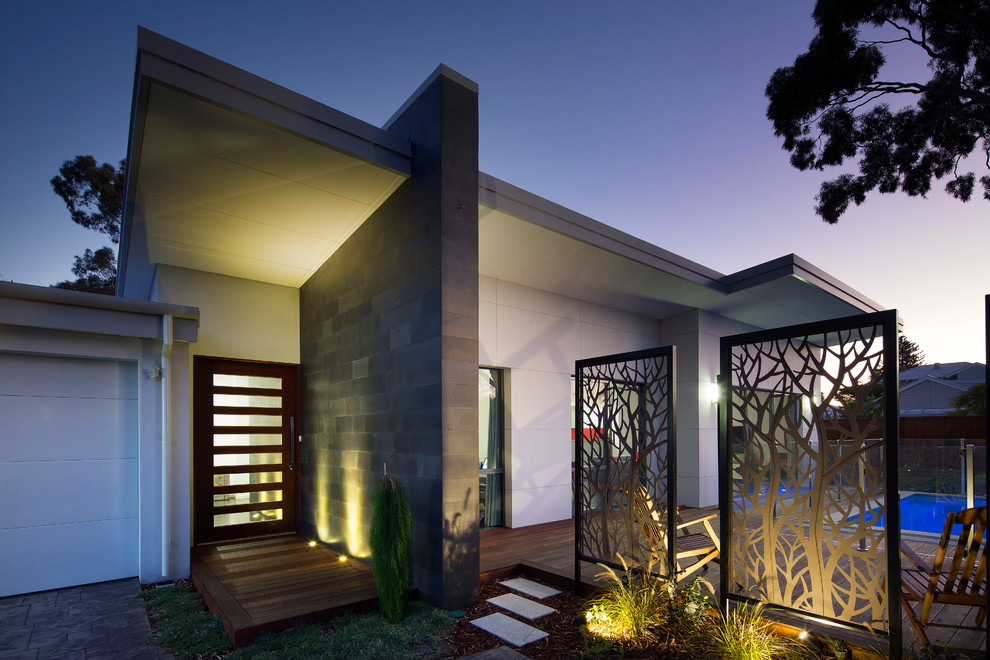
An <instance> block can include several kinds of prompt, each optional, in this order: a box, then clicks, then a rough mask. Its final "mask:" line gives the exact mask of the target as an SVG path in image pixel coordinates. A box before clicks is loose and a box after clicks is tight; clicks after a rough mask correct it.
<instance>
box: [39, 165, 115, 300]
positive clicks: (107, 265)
mask: <svg viewBox="0 0 990 660" xmlns="http://www.w3.org/2000/svg"><path fill="white" fill-rule="evenodd" d="M58 172H59V173H58V176H55V177H52V180H51V185H52V190H54V191H55V194H56V195H58V196H59V197H61V198H62V201H64V202H65V206H66V208H68V209H69V216H70V217H71V218H72V221H73V222H75V223H76V224H78V225H80V226H82V227H86V228H87V229H93V230H95V231H98V232H100V233H102V234H106V235H107V236H109V237H110V241H111V242H112V243H113V244H114V245H116V244H117V243H118V242H119V241H120V220H121V215H122V211H123V207H124V186H125V162H124V161H120V165H119V166H118V167H114V166H113V165H111V164H110V163H102V164H97V162H96V159H95V158H93V157H92V156H76V157H75V158H74V159H72V160H67V161H65V162H64V163H62V167H60V168H59V171H58ZM72 274H73V275H75V276H76V280H75V281H73V280H64V281H62V282H59V283H57V284H54V285H53V286H55V287H57V288H60V289H74V290H76V291H90V292H93V293H106V294H109V295H113V294H114V292H115V290H116V285H117V264H116V252H115V250H114V249H113V248H111V247H109V246H106V247H102V248H100V249H99V250H97V251H96V252H93V251H92V250H86V252H85V253H83V256H81V257H80V256H78V255H76V261H75V265H74V266H73V267H72Z"/></svg>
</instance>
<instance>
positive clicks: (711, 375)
mask: <svg viewBox="0 0 990 660" xmlns="http://www.w3.org/2000/svg"><path fill="white" fill-rule="evenodd" d="M756 329H757V328H755V327H753V326H751V325H747V324H745V323H740V322H738V321H732V320H730V319H727V318H724V317H722V316H718V315H717V314H712V313H710V312H704V311H701V310H691V311H687V312H684V313H682V314H678V315H676V316H672V317H670V318H667V319H664V320H663V321H661V322H660V344H661V345H663V346H666V345H673V346H674V347H675V349H676V364H677V500H678V503H679V504H683V505H687V506H713V505H716V504H718V406H717V405H716V403H715V402H713V394H714V392H713V390H714V387H715V384H716V383H717V376H718V372H719V346H720V340H721V338H722V337H725V336H729V335H734V334H739V333H742V332H750V331H752V330H756Z"/></svg>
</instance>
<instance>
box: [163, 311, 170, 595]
mask: <svg viewBox="0 0 990 660" xmlns="http://www.w3.org/2000/svg"><path fill="white" fill-rule="evenodd" d="M171 358H172V315H171V314H163V315H162V469H161V475H162V576H163V577H168V576H169V574H171V572H172V563H171V552H170V550H171V547H172V509H171V493H172V397H171V396H170V395H171V392H170V389H171V382H172V359H171Z"/></svg>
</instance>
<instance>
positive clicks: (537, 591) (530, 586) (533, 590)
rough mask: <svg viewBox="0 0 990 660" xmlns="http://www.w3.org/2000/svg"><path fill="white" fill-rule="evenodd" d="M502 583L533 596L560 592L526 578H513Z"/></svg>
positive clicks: (542, 596)
mask: <svg viewBox="0 0 990 660" xmlns="http://www.w3.org/2000/svg"><path fill="white" fill-rule="evenodd" d="M501 584H504V585H505V586H507V587H508V588H509V589H512V590H513V591H519V592H521V593H524V594H526V595H527V596H532V597H533V598H548V597H550V596H556V595H557V594H559V593H560V591H559V590H558V589H554V588H552V587H548V586H546V585H542V584H540V583H538V582H533V581H532V580H527V579H526V578H512V579H511V580H505V581H503V582H501Z"/></svg>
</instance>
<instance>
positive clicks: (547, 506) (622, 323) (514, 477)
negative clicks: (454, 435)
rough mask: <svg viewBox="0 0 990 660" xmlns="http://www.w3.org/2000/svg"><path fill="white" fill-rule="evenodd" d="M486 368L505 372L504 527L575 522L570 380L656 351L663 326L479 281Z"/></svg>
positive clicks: (543, 293)
mask: <svg viewBox="0 0 990 660" xmlns="http://www.w3.org/2000/svg"><path fill="white" fill-rule="evenodd" d="M478 293H479V328H478V339H479V342H478V343H479V355H478V362H479V364H481V365H482V366H490V367H498V368H502V369H505V370H506V372H505V373H506V381H507V388H506V390H507V400H506V411H505V412H506V414H505V420H506V424H507V427H508V428H507V429H506V433H505V443H506V448H505V450H506V496H505V508H506V521H505V524H506V526H508V527H523V526H526V525H534V524H536V523H541V522H550V521H553V520H562V519H566V518H570V517H571V507H572V505H571V498H572V492H571V423H572V422H571V375H572V374H573V372H574V362H575V361H576V360H580V359H583V358H591V357H598V356H602V355H610V354H613V353H623V352H626V351H634V350H642V349H646V348H653V347H656V346H658V345H659V344H658V342H659V323H658V322H657V321H656V320H655V319H649V318H645V317H642V316H638V315H635V314H629V313H626V312H621V311H618V310H615V309H609V308H606V307H602V306H600V305H594V304H591V303H588V302H585V301H581V300H577V299H574V298H567V297H564V296H559V295H556V294H552V293H548V292H546V291H540V290H537V289H531V288H528V287H524V286H520V285H517V284H510V283H508V282H503V281H500V280H495V279H492V278H490V277H484V276H482V277H481V278H480V281H479V289H478Z"/></svg>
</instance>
